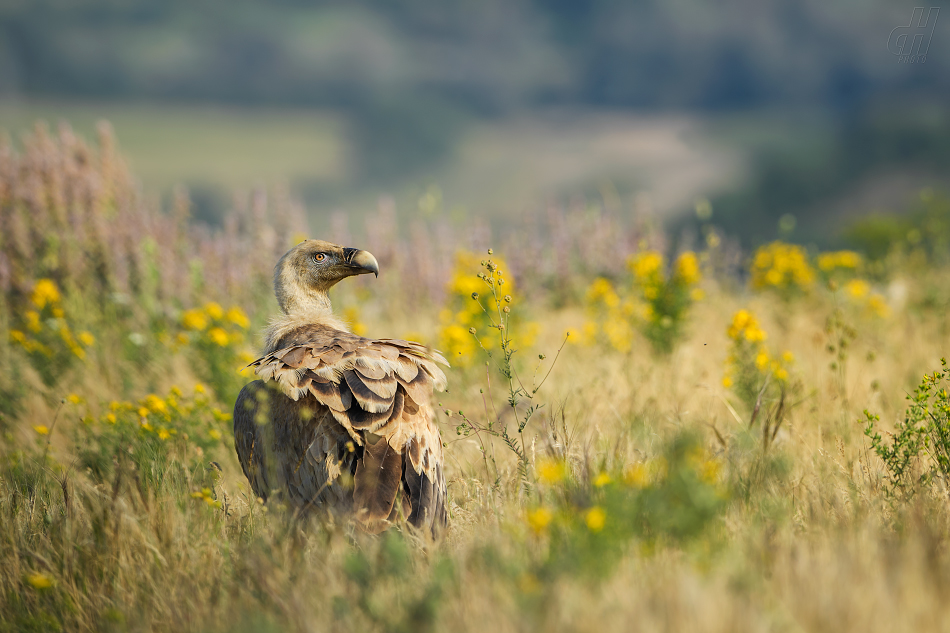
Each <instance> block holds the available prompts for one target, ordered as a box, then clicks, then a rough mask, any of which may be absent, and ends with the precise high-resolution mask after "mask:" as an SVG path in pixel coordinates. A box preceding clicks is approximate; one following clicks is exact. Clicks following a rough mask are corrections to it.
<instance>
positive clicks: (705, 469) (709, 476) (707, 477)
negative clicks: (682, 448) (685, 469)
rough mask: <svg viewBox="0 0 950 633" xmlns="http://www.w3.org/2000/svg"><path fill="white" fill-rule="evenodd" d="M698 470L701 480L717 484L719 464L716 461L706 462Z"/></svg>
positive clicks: (709, 460) (708, 460)
mask: <svg viewBox="0 0 950 633" xmlns="http://www.w3.org/2000/svg"><path fill="white" fill-rule="evenodd" d="M698 470H699V477H700V479H702V480H703V481H705V482H706V483H708V484H712V483H715V482H716V480H717V479H718V478H719V462H718V461H717V460H715V459H707V460H704V461H703V462H702V463H700V465H699V469H698Z"/></svg>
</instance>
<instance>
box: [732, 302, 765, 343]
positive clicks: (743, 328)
mask: <svg viewBox="0 0 950 633" xmlns="http://www.w3.org/2000/svg"><path fill="white" fill-rule="evenodd" d="M726 333H727V334H728V335H729V338H731V339H732V340H733V341H741V340H745V341H749V342H750V343H761V342H762V341H764V340H765V336H766V335H765V331H764V330H763V329H762V328H761V327H759V321H758V319H756V318H755V315H754V314H752V313H751V312H749V311H748V310H739V311H738V312H736V313H735V314H734V315H733V316H732V323H730V324H729V329H728V330H726Z"/></svg>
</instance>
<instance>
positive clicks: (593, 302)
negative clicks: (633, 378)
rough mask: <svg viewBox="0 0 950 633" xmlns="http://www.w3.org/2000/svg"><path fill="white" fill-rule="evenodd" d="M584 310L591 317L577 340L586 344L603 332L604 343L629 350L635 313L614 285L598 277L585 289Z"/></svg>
mask: <svg viewBox="0 0 950 633" xmlns="http://www.w3.org/2000/svg"><path fill="white" fill-rule="evenodd" d="M587 311H588V313H590V314H591V316H592V317H593V319H594V320H591V321H588V322H587V323H585V325H584V329H583V330H582V331H581V332H578V333H577V334H578V336H577V339H576V342H578V343H581V344H589V343H592V342H593V341H595V340H596V339H597V336H598V334H603V337H604V339H605V342H606V343H607V344H608V345H610V346H611V347H613V348H614V349H616V350H617V351H619V352H624V353H626V352H628V351H630V348H631V347H632V346H633V334H634V330H633V326H632V325H631V321H632V317H633V316H634V315H635V314H636V306H635V305H634V303H633V301H631V300H630V299H621V298H620V295H619V294H618V293H617V290H616V289H615V288H614V286H613V284H611V283H610V281H609V280H607V279H604V278H603V277H600V278H598V279H596V280H594V283H592V284H591V286H590V288H588V289H587Z"/></svg>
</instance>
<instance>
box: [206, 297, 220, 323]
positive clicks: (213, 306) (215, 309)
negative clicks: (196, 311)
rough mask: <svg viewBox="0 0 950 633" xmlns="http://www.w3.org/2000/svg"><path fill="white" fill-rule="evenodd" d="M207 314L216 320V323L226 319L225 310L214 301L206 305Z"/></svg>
mask: <svg viewBox="0 0 950 633" xmlns="http://www.w3.org/2000/svg"><path fill="white" fill-rule="evenodd" d="M205 314H207V315H208V316H209V317H211V318H212V319H214V320H215V321H220V320H221V319H223V318H224V309H222V308H221V306H220V305H219V304H217V303H215V302H214V301H209V302H208V303H206V304H205Z"/></svg>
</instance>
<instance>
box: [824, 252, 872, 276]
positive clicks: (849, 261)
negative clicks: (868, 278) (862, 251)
mask: <svg viewBox="0 0 950 633" xmlns="http://www.w3.org/2000/svg"><path fill="white" fill-rule="evenodd" d="M815 263H816V264H817V265H818V268H819V269H820V270H821V271H822V272H825V273H831V272H834V271H835V270H837V269H843V270H852V271H853V270H857V269H858V268H860V267H861V265H862V264H863V263H864V260H863V258H862V257H861V255H859V254H858V253H855V252H854V251H832V252H827V253H819V254H818V257H817V258H816V259H815Z"/></svg>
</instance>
